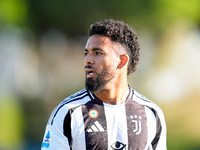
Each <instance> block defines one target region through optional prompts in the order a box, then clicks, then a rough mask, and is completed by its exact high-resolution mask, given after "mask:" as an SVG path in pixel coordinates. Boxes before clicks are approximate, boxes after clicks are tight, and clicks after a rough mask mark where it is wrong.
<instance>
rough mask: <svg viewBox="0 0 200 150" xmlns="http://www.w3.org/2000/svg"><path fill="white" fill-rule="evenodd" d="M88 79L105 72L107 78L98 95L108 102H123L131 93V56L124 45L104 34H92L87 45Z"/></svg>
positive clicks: (86, 69)
mask: <svg viewBox="0 0 200 150" xmlns="http://www.w3.org/2000/svg"><path fill="white" fill-rule="evenodd" d="M84 54H85V56H86V57H85V60H84V63H85V66H90V68H88V67H85V71H86V80H87V79H92V80H96V79H97V78H98V76H100V75H101V74H103V78H104V80H105V83H104V85H103V86H102V87H101V89H100V90H97V91H94V92H93V93H94V94H95V96H96V97H98V98H99V99H100V100H102V101H103V102H105V103H108V104H121V103H123V102H124V101H125V100H126V97H127V95H128V93H129V88H128V83H127V68H128V61H129V57H128V55H127V54H126V51H125V50H124V49H123V48H122V46H121V45H120V44H119V43H117V42H113V41H111V40H110V38H109V37H107V36H103V35H92V36H91V37H90V38H89V39H88V41H87V43H86V46H85V51H84Z"/></svg>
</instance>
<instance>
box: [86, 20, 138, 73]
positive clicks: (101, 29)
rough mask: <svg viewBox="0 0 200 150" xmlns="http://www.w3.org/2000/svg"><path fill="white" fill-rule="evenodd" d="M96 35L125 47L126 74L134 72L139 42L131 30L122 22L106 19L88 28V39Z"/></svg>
mask: <svg viewBox="0 0 200 150" xmlns="http://www.w3.org/2000/svg"><path fill="white" fill-rule="evenodd" d="M94 34H98V35H105V36H108V37H110V39H111V40H112V41H114V42H118V43H120V44H121V45H122V46H124V47H125V49H126V52H127V54H128V55H129V64H128V71H127V74H128V75H129V74H130V73H132V72H134V71H135V70H136V66H137V64H138V62H139V56H140V53H139V50H140V47H139V42H138V36H137V34H136V33H135V31H133V29H132V28H131V27H130V26H129V25H127V24H125V23H124V22H123V21H119V20H113V19H108V20H107V19H106V20H103V21H98V22H96V23H94V24H92V25H91V26H90V29H89V37H90V36H92V35H94Z"/></svg>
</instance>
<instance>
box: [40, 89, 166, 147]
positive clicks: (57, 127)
mask: <svg viewBox="0 0 200 150" xmlns="http://www.w3.org/2000/svg"><path fill="white" fill-rule="evenodd" d="M41 150H166V124H165V119H164V115H163V112H162V110H161V109H160V108H159V107H158V106H157V105H156V104H154V103H153V102H152V101H150V100H148V99H147V98H145V97H144V96H142V95H141V94H139V93H138V92H136V91H135V90H133V89H131V88H130V92H129V96H128V97H127V99H126V101H125V102H124V103H122V104H119V105H111V104H107V103H104V102H103V101H101V100H99V99H98V98H97V97H95V95H94V94H92V93H91V92H90V91H88V90H86V89H83V90H81V91H79V92H77V93H75V94H73V95H72V96H70V97H68V98H66V99H64V100H63V101H62V102H61V103H60V104H59V105H58V106H57V107H56V108H55V109H54V111H53V112H52V114H51V116H50V118H49V121H48V123H47V126H46V131H45V134H44V139H43V143H42V147H41Z"/></svg>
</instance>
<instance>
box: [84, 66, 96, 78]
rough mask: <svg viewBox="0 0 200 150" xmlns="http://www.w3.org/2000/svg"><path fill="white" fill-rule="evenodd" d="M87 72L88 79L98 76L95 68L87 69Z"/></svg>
mask: <svg viewBox="0 0 200 150" xmlns="http://www.w3.org/2000/svg"><path fill="white" fill-rule="evenodd" d="M85 72H86V77H87V78H92V77H94V76H95V75H96V69H93V68H85Z"/></svg>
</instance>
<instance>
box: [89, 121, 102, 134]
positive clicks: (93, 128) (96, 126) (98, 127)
mask: <svg viewBox="0 0 200 150" xmlns="http://www.w3.org/2000/svg"><path fill="white" fill-rule="evenodd" d="M104 131H105V130H104V128H103V127H102V126H101V124H100V123H99V122H98V121H95V122H94V124H93V125H92V126H91V127H90V128H89V129H87V132H104Z"/></svg>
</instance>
